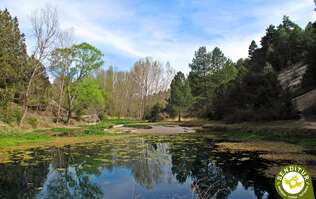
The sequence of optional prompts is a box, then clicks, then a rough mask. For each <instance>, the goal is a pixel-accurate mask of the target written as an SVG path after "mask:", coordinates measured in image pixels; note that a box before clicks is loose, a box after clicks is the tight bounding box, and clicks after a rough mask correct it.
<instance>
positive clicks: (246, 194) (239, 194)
mask: <svg viewBox="0 0 316 199" xmlns="http://www.w3.org/2000/svg"><path fill="white" fill-rule="evenodd" d="M239 198H240V199H242V198H247V199H252V198H253V199H256V198H257V196H256V195H255V194H254V191H253V189H251V188H248V189H246V188H245V187H244V186H243V185H242V184H241V183H240V182H238V186H237V188H236V189H235V190H234V191H233V192H232V193H231V194H230V195H229V196H228V199H239ZM266 198H268V194H267V193H266V192H265V193H264V196H263V197H262V199H266Z"/></svg>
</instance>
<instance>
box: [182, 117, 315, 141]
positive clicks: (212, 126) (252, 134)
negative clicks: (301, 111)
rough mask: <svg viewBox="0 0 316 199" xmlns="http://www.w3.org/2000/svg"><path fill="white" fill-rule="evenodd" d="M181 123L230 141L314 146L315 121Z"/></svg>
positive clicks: (201, 121)
mask: <svg viewBox="0 0 316 199" xmlns="http://www.w3.org/2000/svg"><path fill="white" fill-rule="evenodd" d="M181 125H182V126H188V127H201V128H200V130H199V132H203V133H212V134H216V135H217V136H220V137H222V138H223V139H227V140H232V141H234V140H236V141H264V140H267V141H284V142H289V143H295V144H301V145H305V146H308V147H316V122H307V121H303V120H294V121H274V122H257V123H254V122H245V123H238V124H226V123H223V122H219V121H203V120H200V121H187V122H183V123H182V124H181Z"/></svg>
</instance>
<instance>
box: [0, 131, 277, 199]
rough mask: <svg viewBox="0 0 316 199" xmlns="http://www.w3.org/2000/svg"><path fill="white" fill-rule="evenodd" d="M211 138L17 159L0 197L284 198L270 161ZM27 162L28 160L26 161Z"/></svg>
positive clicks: (136, 140)
mask: <svg viewBox="0 0 316 199" xmlns="http://www.w3.org/2000/svg"><path fill="white" fill-rule="evenodd" d="M216 142H218V140H214V139H213V138H212V137H209V136H204V135H193V134H182V135H160V136H144V135H139V136H131V137H130V138H128V139H114V140H109V141H102V142H99V143H89V144H80V145H75V146H66V147H63V148H49V149H32V150H29V151H24V152H23V153H22V152H18V151H16V152H13V153H12V154H11V157H10V159H11V160H12V162H9V163H2V164H0V198H53V199H58V198H76V199H77V198H110V199H121V198H124V199H125V198H132V199H134V198H144V199H148V198H153V199H156V198H157V199H164V198H166V199H167V198H168V199H169V198H170V199H184V198H201V199H204V198H242V199H251V198H278V196H277V193H276V191H275V189H274V179H273V178H271V177H270V178H269V177H265V175H264V174H263V173H264V171H265V170H266V169H267V167H269V165H270V162H268V161H266V160H262V159H261V158H260V156H259V154H257V153H254V152H242V153H228V152H223V151H221V150H217V147H216V145H215V144H216ZM26 157H27V158H26Z"/></svg>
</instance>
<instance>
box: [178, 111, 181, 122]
mask: <svg viewBox="0 0 316 199" xmlns="http://www.w3.org/2000/svg"><path fill="white" fill-rule="evenodd" d="M178 122H181V111H179V114H178Z"/></svg>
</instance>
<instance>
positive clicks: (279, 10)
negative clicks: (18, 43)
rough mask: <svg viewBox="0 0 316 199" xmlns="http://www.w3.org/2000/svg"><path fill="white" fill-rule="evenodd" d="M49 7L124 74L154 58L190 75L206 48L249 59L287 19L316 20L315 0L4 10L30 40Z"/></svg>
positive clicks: (15, 3) (121, 1) (36, 4)
mask: <svg viewBox="0 0 316 199" xmlns="http://www.w3.org/2000/svg"><path fill="white" fill-rule="evenodd" d="M46 4H50V5H52V6H55V7H57V9H58V11H59V15H60V23H61V26H62V27H63V28H71V27H72V28H73V29H74V34H75V36H76V40H77V41H87V42H90V43H92V44H93V45H95V46H97V47H98V48H100V49H101V50H102V51H104V54H105V60H106V63H107V64H108V65H110V64H112V65H115V66H116V67H117V68H120V69H128V68H130V67H131V66H132V64H133V63H134V62H135V61H136V60H137V59H139V58H141V57H144V56H152V57H154V58H156V59H159V60H161V61H162V62H166V61H170V62H171V64H172V65H173V66H174V67H175V68H176V69H177V70H182V71H184V72H188V70H189V68H188V64H189V62H190V61H191V60H192V57H193V54H194V51H195V50H196V49H197V48H198V47H199V46H202V45H204V46H207V47H208V48H209V49H210V50H211V49H212V48H213V47H215V46H219V47H220V48H222V50H223V51H224V53H225V54H226V55H227V56H228V57H230V58H232V59H233V60H237V59H238V58H240V57H246V56H247V50H248V46H249V43H250V42H251V40H252V39H255V40H257V41H259V38H260V37H261V36H262V34H264V31H265V28H266V27H267V26H268V25H269V24H278V23H280V21H281V20H282V16H283V15H289V16H290V17H291V18H292V19H293V20H294V21H296V22H298V23H299V24H300V25H305V24H306V23H307V21H312V20H315V19H316V17H315V13H314V12H313V1H312V0H300V1H298V0H253V1H248V0H239V1H233V0H229V1H221V0H212V1H202V0H192V1H187V0H176V1H168V0H162V1H154V0H149V1H148V0H133V1H129V0H116V1H114V0H94V1H85V0H79V1H78V0H64V1H54V2H51V1H49V0H28V1H27V3H26V2H25V1H24V0H2V1H1V2H0V8H5V7H6V8H8V9H9V11H10V12H11V13H12V14H13V15H16V16H17V17H18V18H19V20H20V24H21V29H22V31H24V32H25V33H26V34H27V35H28V33H29V31H30V22H29V16H30V15H31V12H32V10H35V9H38V8H41V7H44V6H45V5H46ZM27 39H28V40H30V39H31V38H27Z"/></svg>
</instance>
